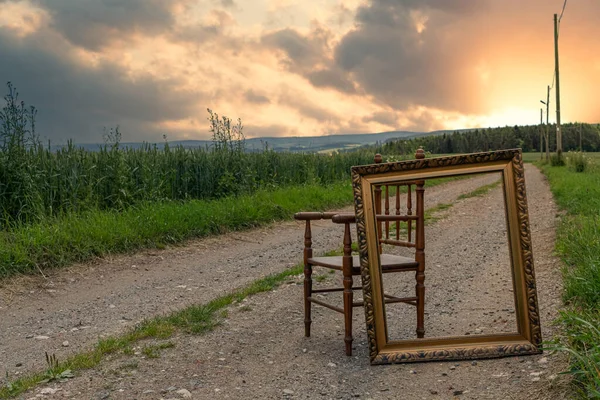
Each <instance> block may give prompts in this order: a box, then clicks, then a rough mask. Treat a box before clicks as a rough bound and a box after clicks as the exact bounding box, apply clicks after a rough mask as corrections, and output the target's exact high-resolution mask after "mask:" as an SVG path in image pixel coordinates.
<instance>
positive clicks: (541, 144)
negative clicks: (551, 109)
mask: <svg viewBox="0 0 600 400" xmlns="http://www.w3.org/2000/svg"><path fill="white" fill-rule="evenodd" d="M543 124H544V109H543V108H540V160H541V159H542V158H544V141H543V140H542V137H543V133H542V125H543Z"/></svg>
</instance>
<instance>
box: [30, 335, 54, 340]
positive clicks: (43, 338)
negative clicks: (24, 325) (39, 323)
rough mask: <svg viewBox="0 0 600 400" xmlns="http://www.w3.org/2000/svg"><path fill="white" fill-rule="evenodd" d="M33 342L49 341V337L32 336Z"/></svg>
mask: <svg viewBox="0 0 600 400" xmlns="http://www.w3.org/2000/svg"><path fill="white" fill-rule="evenodd" d="M33 338H34V339H35V340H46V339H50V337H49V336H41V335H40V336H34V337H33Z"/></svg>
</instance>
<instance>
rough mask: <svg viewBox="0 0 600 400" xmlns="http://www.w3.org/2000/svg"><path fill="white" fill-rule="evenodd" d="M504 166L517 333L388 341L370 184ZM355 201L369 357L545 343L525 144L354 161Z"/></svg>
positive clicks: (530, 350)
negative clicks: (372, 161) (443, 154)
mask: <svg viewBox="0 0 600 400" xmlns="http://www.w3.org/2000/svg"><path fill="white" fill-rule="evenodd" d="M486 172H487V173H489V172H500V173H501V174H502V177H503V189H504V198H505V210H506V221H507V236H508V242H509V250H510V255H511V271H512V277H513V290H514V298H515V310H516V316H517V330H518V332H517V333H515V334H512V333H511V334H495V335H477V336H468V337H467V336H464V337H460V336H457V337H445V338H432V339H429V338H423V339H415V340H412V339H411V340H406V341H389V340H388V337H387V326H386V321H385V315H384V313H385V311H384V310H385V308H384V307H385V305H384V303H383V301H382V299H381V296H380V295H379V294H378V291H379V290H380V288H381V271H380V268H379V253H378V251H376V250H375V249H377V247H376V246H377V239H376V237H377V236H376V232H375V222H374V220H375V218H374V215H375V214H374V211H373V194H372V188H373V185H375V184H381V183H384V182H386V183H387V182H401V181H403V180H416V179H425V178H427V179H429V178H440V177H449V176H456V175H466V174H474V173H486ZM352 184H353V191H354V207H355V212H356V218H357V233H358V245H359V251H360V264H361V276H362V287H363V296H364V308H365V319H366V324H367V335H368V344H369V355H370V359H371V364H390V363H400V362H417V361H436V360H462V359H476V358H494V357H505V356H515V355H524V354H538V353H540V352H541V351H542V349H541V343H542V335H541V326H540V318H539V311H538V302H537V292H536V284H535V273H534V265H533V253H532V248H531V234H530V227H529V214H528V208H527V196H526V191H525V174H524V168H523V160H522V154H521V150H520V149H513V150H500V151H493V152H485V153H473V154H464V155H456V156H448V157H437V158H428V159H419V160H409V161H400V162H393V163H384V164H372V165H362V166H355V167H352Z"/></svg>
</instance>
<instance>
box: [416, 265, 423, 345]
mask: <svg viewBox="0 0 600 400" xmlns="http://www.w3.org/2000/svg"><path fill="white" fill-rule="evenodd" d="M424 281H425V274H424V273H423V272H422V271H417V285H416V292H417V293H416V295H417V337H418V338H423V337H425V285H424V284H423V282H424Z"/></svg>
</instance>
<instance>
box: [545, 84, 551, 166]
mask: <svg viewBox="0 0 600 400" xmlns="http://www.w3.org/2000/svg"><path fill="white" fill-rule="evenodd" d="M549 116H550V85H548V93H547V94H546V161H550V143H548V141H549V139H550V138H549V137H548V135H549V134H550V132H548V117H549Z"/></svg>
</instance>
